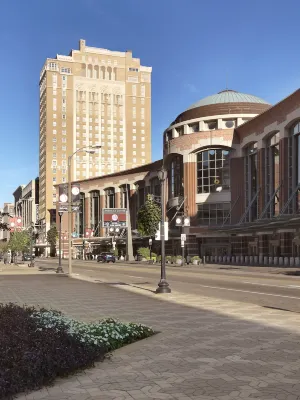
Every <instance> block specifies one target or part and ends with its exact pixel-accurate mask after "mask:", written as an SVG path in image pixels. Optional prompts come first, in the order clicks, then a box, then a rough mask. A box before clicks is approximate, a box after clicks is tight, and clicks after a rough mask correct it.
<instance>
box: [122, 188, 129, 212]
mask: <svg viewBox="0 0 300 400" xmlns="http://www.w3.org/2000/svg"><path fill="white" fill-rule="evenodd" d="M120 189H121V208H127V196H128V198H129V195H130V186H129V185H122V186H120ZM127 191H128V194H127Z"/></svg>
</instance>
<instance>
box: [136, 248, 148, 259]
mask: <svg viewBox="0 0 300 400" xmlns="http://www.w3.org/2000/svg"><path fill="white" fill-rule="evenodd" d="M137 252H138V254H139V255H140V256H141V257H143V258H146V259H147V258H150V249H149V247H140V248H139V249H138V251H137Z"/></svg>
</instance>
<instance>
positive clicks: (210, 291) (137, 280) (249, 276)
mask: <svg viewBox="0 0 300 400" xmlns="http://www.w3.org/2000/svg"><path fill="white" fill-rule="evenodd" d="M36 265H37V267H40V268H42V269H49V270H52V269H53V271H54V269H55V268H56V267H57V260H55V261H54V260H49V259H47V260H38V261H37V263H36ZM63 268H64V271H65V272H68V268H67V262H66V261H64V262H63ZM73 274H75V275H84V276H87V277H91V278H94V279H97V280H99V282H106V283H107V284H109V285H113V286H115V285H124V284H126V285H132V286H136V287H139V288H145V290H149V288H150V290H153V291H155V289H156V287H157V283H158V280H159V277H160V267H159V266H156V265H155V266H147V265H144V266H139V265H132V264H130V265H128V264H127V265H125V264H121V263H118V264H99V263H96V262H95V261H77V260H76V261H74V262H73ZM167 279H168V282H169V283H170V287H171V288H172V289H173V290H175V291H177V292H181V293H189V294H199V295H201V296H206V297H213V298H218V299H224V300H234V301H240V302H244V303H251V304H256V305H260V306H262V307H267V308H274V309H282V310H286V311H287V312H297V313H300V277H297V276H293V277H290V276H285V275H274V274H270V273H269V274H268V273H262V272H247V271H246V272H244V271H242V270H235V269H232V270H223V269H209V267H208V268H202V267H192V268H189V267H185V268H181V267H167Z"/></svg>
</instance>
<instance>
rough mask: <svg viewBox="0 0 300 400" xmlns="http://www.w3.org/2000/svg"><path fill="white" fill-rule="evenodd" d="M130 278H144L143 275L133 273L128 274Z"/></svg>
mask: <svg viewBox="0 0 300 400" xmlns="http://www.w3.org/2000/svg"><path fill="white" fill-rule="evenodd" d="M128 276H129V277H130V278H140V279H146V278H145V277H144V276H135V275H128Z"/></svg>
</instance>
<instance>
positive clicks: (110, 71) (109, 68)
mask: <svg viewBox="0 0 300 400" xmlns="http://www.w3.org/2000/svg"><path fill="white" fill-rule="evenodd" d="M107 73H108V79H109V80H110V81H111V73H112V68H111V67H107Z"/></svg>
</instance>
